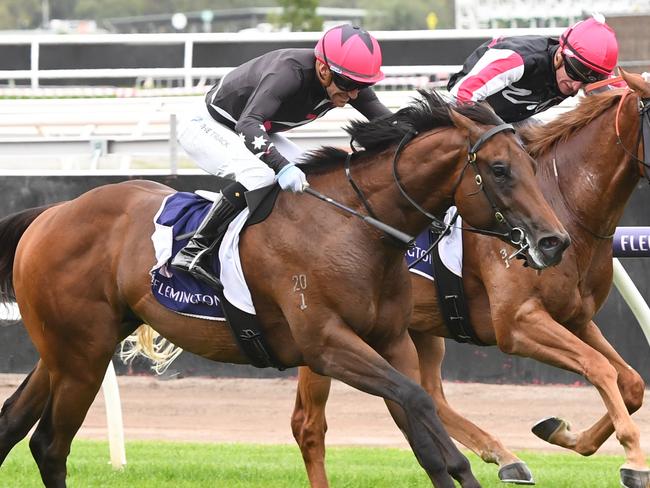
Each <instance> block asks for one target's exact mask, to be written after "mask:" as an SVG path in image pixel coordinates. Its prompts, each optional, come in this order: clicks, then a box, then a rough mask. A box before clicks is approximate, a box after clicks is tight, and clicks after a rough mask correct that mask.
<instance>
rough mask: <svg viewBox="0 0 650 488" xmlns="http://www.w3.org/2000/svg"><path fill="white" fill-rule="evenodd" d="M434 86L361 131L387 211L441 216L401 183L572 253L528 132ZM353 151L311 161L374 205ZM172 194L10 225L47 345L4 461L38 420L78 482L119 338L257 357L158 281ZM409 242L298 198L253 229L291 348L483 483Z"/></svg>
mask: <svg viewBox="0 0 650 488" xmlns="http://www.w3.org/2000/svg"><path fill="white" fill-rule="evenodd" d="M423 96H424V98H423V99H422V100H419V101H415V102H414V103H413V104H412V105H410V106H409V107H406V108H404V109H402V110H400V111H399V112H397V113H396V114H394V115H393V116H391V117H389V118H386V119H382V120H378V121H375V122H371V123H368V122H366V123H362V122H359V123H356V124H355V125H353V127H352V128H351V129H350V131H351V135H352V136H353V137H354V138H355V140H356V141H357V142H359V143H360V144H361V145H362V146H363V147H364V148H365V150H363V151H359V152H357V153H356V154H355V155H354V157H353V158H352V159H353V160H352V163H351V166H350V169H351V173H352V175H353V177H354V178H355V179H356V181H357V185H358V187H359V189H360V190H361V192H363V194H365V196H366V199H367V202H366V203H367V204H368V205H369V206H370V207H371V208H372V209H374V213H375V215H377V216H378V217H380V218H381V219H382V220H383V222H385V223H387V224H389V225H392V226H395V227H398V228H399V229H401V230H402V231H404V232H407V233H409V234H411V235H413V234H415V233H417V232H420V231H422V230H423V229H424V228H425V227H426V226H427V223H428V221H427V218H426V217H425V216H424V215H423V214H422V213H420V211H418V210H417V209H416V208H414V207H413V206H412V204H411V202H410V201H407V199H406V198H404V195H403V194H402V193H401V191H400V190H399V188H398V181H397V180H398V178H399V182H400V184H401V186H402V189H403V190H404V191H405V192H406V193H407V194H408V195H409V196H410V198H411V199H412V200H413V201H414V202H416V203H417V204H419V205H420V206H421V207H423V208H424V209H426V210H427V211H428V212H433V213H440V212H441V211H443V210H444V208H446V207H447V206H448V205H449V204H450V203H451V202H452V201H455V202H456V204H457V206H458V207H459V209H460V212H461V213H462V214H463V216H464V218H465V219H466V220H467V221H468V222H470V223H471V224H472V225H474V226H476V227H479V228H484V229H489V230H493V231H499V232H502V233H503V232H504V230H505V231H508V230H511V228H513V227H516V228H517V229H521V230H520V231H516V232H515V231H513V232H514V233H515V234H521V233H523V234H524V235H525V238H526V241H527V243H528V244H530V253H529V262H530V264H531V265H532V266H534V267H537V268H543V267H546V266H548V265H552V264H556V263H557V262H558V261H559V260H560V257H561V254H562V251H563V250H564V249H565V248H566V246H568V244H569V242H570V241H569V238H568V235H567V234H566V233H565V231H564V229H563V227H562V225H561V224H560V223H559V221H558V220H557V218H556V217H555V215H554V214H553V212H552V211H551V209H550V207H549V206H548V204H547V203H546V201H545V200H544V198H543V196H542V194H541V192H540V190H539V188H538V187H537V183H536V180H535V177H534V172H533V169H534V163H533V160H532V159H531V158H530V156H529V155H528V153H527V152H526V151H525V150H524V148H523V146H522V145H521V144H520V141H519V140H518V138H517V137H516V136H515V135H513V134H512V133H511V131H510V130H508V128H507V127H504V126H503V125H501V121H500V120H499V119H498V118H496V117H495V115H494V113H493V112H491V111H490V110H489V109H487V108H486V107H482V106H467V107H458V108H457V109H454V108H452V107H450V106H449V105H448V104H447V103H446V102H444V101H443V100H442V99H440V98H439V97H438V96H437V95H435V94H434V93H423ZM494 126H498V128H496V127H494ZM504 129H505V130H504ZM405 138H406V139H405ZM409 138H410V139H411V140H410V142H408V143H406V141H408V140H409ZM400 141H401V144H399V147H400V148H403V150H402V151H401V154H399V156H400V157H399V158H398V157H397V154H396V155H395V156H394V153H395V151H394V148H395V146H397V144H398V143H400ZM475 144H477V145H478V146H480V150H478V154H476V148H475V147H473V146H472V145H475ZM470 147H471V148H472V149H471V150H470ZM391 148H392V149H391ZM398 153H399V151H398ZM346 157H347V154H346V153H344V152H342V151H338V150H334V149H328V150H323V151H321V152H319V153H317V154H316V155H313V156H312V161H311V162H312V163H313V164H311V165H307V167H306V172H307V173H308V174H310V178H309V179H310V182H311V185H312V188H314V189H316V190H318V191H320V192H322V193H324V194H327V195H329V196H331V197H333V198H336V199H337V200H339V201H340V202H342V203H343V204H345V205H347V206H349V207H352V208H354V209H355V210H356V211H358V212H361V211H362V210H363V207H364V206H363V205H362V203H361V202H360V201H359V197H358V195H357V193H356V192H355V191H354V190H353V189H352V187H351V186H350V185H349V184H348V182H347V176H346V172H345V171H344V162H345V160H346ZM393 164H394V165H395V167H394V169H395V171H396V176H394V175H393ZM468 168H474V169H475V170H476V171H479V172H480V175H479V173H476V174H475V173H474V171H473V170H471V169H470V170H468ZM397 172H398V173H399V175H398V176H397ZM171 192H172V189H170V188H168V187H165V186H163V185H160V184H155V183H152V182H146V181H139V182H127V183H122V184H117V185H106V186H103V187H99V188H97V189H95V190H92V191H89V192H87V193H85V194H84V195H82V196H80V197H79V198H77V199H75V200H72V201H70V202H66V203H62V204H60V205H57V206H53V207H50V208H47V209H45V208H43V209H35V210H34V209H33V210H28V211H24V212H22V213H19V214H16V215H13V216H9V217H6V218H5V219H3V220H2V221H0V257H1V258H2V261H1V262H2V265H1V266H0V280H1V283H2V285H3V288H2V289H3V290H4V291H5V297H6V296H15V298H16V301H17V302H18V305H19V307H20V311H21V314H22V318H23V321H24V324H25V327H26V328H27V330H28V332H29V334H30V336H31V339H32V341H33V342H34V344H35V346H36V348H37V349H38V351H39V353H40V357H41V359H40V361H39V363H38V365H37V366H36V368H35V369H34V370H33V371H32V373H31V374H30V375H29V377H28V378H27V379H26V380H25V381H24V382H23V384H22V385H21V386H20V387H19V389H18V390H17V391H16V392H15V393H14V394H13V395H12V396H11V397H10V398H9V399H8V400H7V401H6V402H5V404H4V406H3V408H2V412H0V459H2V460H4V458H5V457H6V455H7V453H8V452H9V451H10V449H11V448H12V447H13V446H14V445H15V443H16V442H17V441H18V440H20V439H22V438H23V437H24V436H25V435H26V434H27V432H28V431H29V429H30V428H31V427H32V426H33V424H34V423H35V422H36V421H37V420H38V419H39V418H40V422H39V424H38V426H37V428H36V430H35V432H34V434H33V436H32V437H31V440H30V448H31V451H32V454H33V457H34V459H35V460H36V463H37V465H38V467H39V470H40V473H41V477H42V480H43V482H44V484H45V485H46V486H49V487H62V486H65V478H66V459H67V456H68V454H69V451H70V443H71V441H72V439H73V437H74V435H75V434H76V432H77V430H78V428H79V427H80V425H81V423H82V421H83V419H84V417H85V415H86V412H87V410H88V407H89V406H90V404H91V402H92V401H93V398H94V397H95V394H96V393H97V390H98V388H99V386H100V384H101V381H102V378H103V375H104V371H105V370H106V367H107V364H108V362H109V361H110V359H111V357H112V355H113V353H114V351H115V347H116V345H117V344H118V343H119V342H120V341H121V340H123V339H124V338H125V337H126V336H127V335H129V334H131V333H132V332H133V331H134V330H135V329H136V327H137V326H138V325H139V324H140V323H142V322H144V323H146V324H148V325H150V326H151V327H152V328H154V329H155V330H156V331H157V332H159V333H160V334H161V335H162V336H164V337H165V338H167V339H168V340H170V341H172V342H173V343H174V344H176V345H178V346H179V347H182V348H184V349H185V350H188V351H191V352H193V353H195V354H198V355H201V356H203V357H206V358H209V359H212V360H215V361H221V362H231V363H247V362H248V359H247V358H246V357H245V356H244V355H243V354H242V353H241V352H240V349H239V348H238V345H237V343H236V342H235V341H234V339H233V336H232V334H231V331H230V330H228V329H227V328H225V327H221V326H215V324H214V323H213V322H211V321H206V320H200V319H196V318H191V317H186V316H181V315H178V314H176V313H173V312H171V311H170V310H167V309H166V308H164V307H163V306H161V305H160V304H159V303H158V302H157V301H156V300H155V299H154V297H153V295H152V293H151V290H150V287H151V285H150V282H151V278H150V275H149V270H150V269H151V267H152V265H153V264H154V263H155V257H154V251H153V248H152V246H151V242H150V236H151V234H152V232H153V228H154V227H153V220H152V219H153V217H154V215H155V214H156V212H157V210H158V208H159V207H160V205H161V202H162V201H163V199H164V198H165V197H166V196H167V195H169V194H170V193H171ZM495 212H498V213H497V214H496V215H498V216H499V219H496V218H495ZM506 224H509V225H510V227H507V226H506ZM503 235H504V236H507V235H508V232H505V233H504V234H503ZM504 239H506V240H508V238H507V237H504ZM404 250H405V248H404V246H396V245H395V242H394V241H393V240H391V239H386V238H385V236H384V235H383V234H382V233H381V232H379V231H378V230H376V229H375V228H373V227H369V226H367V225H365V224H364V223H362V222H361V221H360V220H357V219H355V218H353V217H352V216H350V214H345V213H342V212H341V211H340V210H337V209H334V208H333V207H331V206H328V205H326V204H324V203H323V202H321V201H319V200H317V199H315V198H313V197H312V196H310V195H296V194H288V193H281V194H280V196H279V197H278V200H277V203H276V206H275V209H274V211H273V212H272V213H271V215H270V216H269V218H268V219H267V220H265V221H263V222H262V223H259V224H257V225H253V226H251V227H248V228H247V229H246V230H245V231H244V232H243V234H242V236H241V241H240V255H241V263H242V267H243V270H244V274H245V276H246V278H247V283H248V285H249V287H250V290H251V294H252V297H253V303H254V305H255V308H256V311H257V315H258V317H259V320H260V322H261V324H262V327H263V331H264V333H265V334H266V338H267V340H268V343H269V344H270V347H271V348H272V350H273V352H274V353H275V356H276V357H277V358H278V360H279V361H280V362H281V363H282V364H284V365H286V366H297V365H308V366H309V367H310V368H312V370H314V371H317V372H319V373H320V374H323V375H327V376H331V377H334V378H338V379H340V380H341V381H344V382H346V383H348V384H349V385H352V386H353V387H355V388H358V389H360V390H362V391H365V392H368V393H371V394H374V395H378V396H380V397H383V398H384V399H385V400H386V403H387V405H388V408H389V410H390V412H391V414H392V415H393V417H394V418H395V421H396V423H397V424H398V425H399V427H400V429H402V431H403V432H405V434H406V436H407V438H408V439H409V442H410V443H411V445H412V447H413V451H414V453H415V455H416V457H417V459H418V461H419V462H420V464H421V465H422V467H423V468H424V469H425V471H426V472H427V474H428V475H429V477H430V479H431V480H432V482H433V484H434V485H435V486H439V487H445V488H447V487H449V488H451V487H453V486H454V482H453V481H452V477H453V478H455V479H456V480H458V481H459V482H460V483H461V484H462V486H464V487H477V486H479V483H478V481H477V480H476V478H475V477H474V475H473V474H472V472H471V469H470V465H469V462H468V461H467V459H466V458H465V457H464V456H463V455H462V454H461V453H460V451H459V450H458V449H457V448H456V447H455V445H454V444H453V442H452V441H451V439H450V438H449V436H448V434H447V433H446V431H445V430H444V428H443V426H442V424H441V423H440V420H439V419H438V417H437V416H436V413H435V408H434V405H433V403H432V401H431V398H430V397H429V395H427V394H426V392H425V391H424V390H423V389H422V388H421V387H420V385H419V384H418V382H419V371H418V362H417V355H416V351H415V348H414V347H413V343H412V341H411V339H410V337H409V335H408V333H407V325H408V321H409V318H410V313H411V307H410V300H411V299H410V282H409V274H408V272H407V270H406V267H405V264H404V259H403V254H404ZM12 263H13V273H12V266H11V264H12ZM296 277H301V278H300V283H301V289H300V290H299V291H300V294H298V293H297V292H296V290H295V289H294V287H295V281H296ZM136 318H137V320H136Z"/></svg>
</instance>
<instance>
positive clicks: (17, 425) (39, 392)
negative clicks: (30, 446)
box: [0, 360, 50, 464]
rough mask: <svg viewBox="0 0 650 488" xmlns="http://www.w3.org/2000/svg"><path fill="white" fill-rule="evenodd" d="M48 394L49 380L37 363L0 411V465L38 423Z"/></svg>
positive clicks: (44, 370)
mask: <svg viewBox="0 0 650 488" xmlns="http://www.w3.org/2000/svg"><path fill="white" fill-rule="evenodd" d="M49 394H50V378H49V376H48V373H47V368H45V365H44V364H43V362H42V361H40V360H39V361H38V363H37V364H36V367H35V368H34V369H33V370H32V372H31V373H29V375H28V376H27V378H25V380H24V381H23V382H22V383H21V384H20V386H19V387H18V389H17V390H16V391H15V392H14V393H13V395H11V396H10V397H9V398H8V399H7V400H5V402H4V404H3V406H2V410H1V411H0V464H2V463H3V462H4V460H5V458H6V457H7V455H8V454H9V451H11V449H12V448H13V447H14V446H15V445H16V444H17V443H18V442H20V441H21V440H22V439H23V438H24V437H25V436H26V435H27V434H28V433H29V429H31V428H32V427H33V426H34V424H35V423H36V422H37V421H38V419H39V418H40V416H41V413H42V412H43V408H44V407H45V403H46V401H47V397H48V396H49Z"/></svg>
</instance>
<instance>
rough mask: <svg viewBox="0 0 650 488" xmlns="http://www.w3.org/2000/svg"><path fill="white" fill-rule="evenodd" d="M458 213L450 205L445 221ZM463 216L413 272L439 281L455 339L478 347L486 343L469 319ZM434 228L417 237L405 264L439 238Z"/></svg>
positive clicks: (444, 310)
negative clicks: (464, 279)
mask: <svg viewBox="0 0 650 488" xmlns="http://www.w3.org/2000/svg"><path fill="white" fill-rule="evenodd" d="M456 212H457V210H456V207H451V208H449V210H447V214H446V215H445V223H449V222H450V221H451V220H452V219H453V218H454V215H455V213H456ZM462 224H463V221H462V218H461V217H460V216H457V217H456V223H455V225H454V226H453V227H451V229H450V231H449V233H448V234H447V235H445V236H444V237H443V238H442V239H441V240H440V242H439V243H438V245H437V246H436V247H434V248H433V250H432V251H431V253H430V254H429V255H428V256H426V257H425V258H423V259H421V260H420V261H419V262H418V263H417V264H416V265H415V266H414V267H413V268H410V271H411V273H414V274H417V275H419V276H422V277H424V278H426V279H429V280H432V281H435V282H436V288H437V289H438V304H439V306H440V311H441V312H442V316H443V317H444V319H445V324H446V325H447V329H448V330H449V332H450V334H451V337H452V339H454V340H455V341H457V342H469V343H471V344H476V345H479V346H483V345H485V344H484V343H483V342H481V340H480V339H479V338H478V337H477V336H476V333H475V332H474V328H473V327H472V324H471V322H470V317H469V309H468V307H467V301H466V300H465V293H464V291H463V278H462V269H463V231H462ZM438 235H439V234H437V233H436V232H435V231H434V230H433V229H427V230H426V231H424V232H423V233H422V234H420V235H419V236H418V237H417V239H416V240H415V245H414V246H413V247H411V248H410V249H409V250H408V251H406V263H407V265H409V266H410V265H411V263H413V262H415V261H416V260H418V259H419V258H421V257H422V255H423V254H424V253H425V252H426V250H427V249H429V247H431V245H432V244H433V243H434V242H435V240H436V239H437V238H438Z"/></svg>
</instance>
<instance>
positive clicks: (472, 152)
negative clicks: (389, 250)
mask: <svg viewBox="0 0 650 488" xmlns="http://www.w3.org/2000/svg"><path fill="white" fill-rule="evenodd" d="M394 123H396V122H394ZM504 131H512V132H515V129H514V127H513V126H512V124H500V125H497V126H495V127H492V128H491V129H488V130H487V131H485V132H484V133H483V134H481V136H480V137H479V138H478V140H477V141H476V142H475V143H474V144H472V143H471V141H470V140H469V137H468V140H467V146H468V151H467V159H466V162H465V166H464V167H463V169H462V171H461V174H460V176H459V178H458V180H457V181H456V183H455V184H454V188H453V190H452V199H453V197H454V196H455V194H456V192H457V190H458V187H459V186H460V183H461V181H462V180H463V176H464V174H465V172H466V170H467V168H468V167H471V168H472V169H473V171H474V182H475V183H476V185H477V186H478V190H477V191H476V193H479V192H482V193H483V194H484V195H485V197H486V199H487V201H488V203H489V204H490V206H491V207H492V210H493V213H494V219H495V220H496V221H497V223H498V224H500V225H505V226H506V227H507V228H508V232H503V233H502V232H496V231H491V230H487V229H477V228H472V227H470V228H468V229H467V230H468V231H470V232H475V233H477V234H484V235H489V236H497V237H500V238H504V239H509V240H510V242H511V243H512V244H513V245H514V246H519V249H518V250H517V251H516V252H515V253H514V254H513V255H512V257H514V256H516V255H517V254H520V253H522V252H524V251H525V250H526V249H527V248H528V246H529V244H528V243H527V239H526V233H525V231H524V230H523V229H522V228H521V227H514V226H512V225H511V224H510V223H509V222H508V220H507V219H506V217H505V216H504V214H503V212H501V210H500V209H499V207H498V206H497V204H496V203H495V199H494V198H493V196H492V195H491V194H490V193H489V192H488V190H487V189H486V187H485V185H484V184H483V176H482V175H481V170H480V168H479V167H478V162H477V161H478V151H479V150H480V149H481V147H482V146H483V145H484V144H485V143H486V142H487V141H488V140H489V139H490V138H492V137H493V136H495V135H496V134H499V133H500V132H504ZM417 135H418V131H416V130H415V129H413V128H409V130H408V131H407V132H406V133H405V134H404V136H403V137H402V140H401V141H400V143H399V144H398V145H397V148H396V150H395V155H394V156H393V180H394V182H395V184H396V185H397V188H398V189H399V191H400V193H401V194H402V196H403V197H404V198H405V199H406V200H407V201H408V202H409V204H410V205H411V206H412V207H413V208H415V209H416V210H417V211H418V212H420V213H421V214H422V215H424V216H425V217H426V218H427V219H429V220H430V221H431V224H430V225H432V226H433V227H435V228H439V229H445V228H447V225H448V224H445V223H444V222H443V221H442V220H440V219H439V218H438V217H436V216H435V215H433V214H431V213H429V212H428V211H427V210H426V209H424V208H423V207H422V206H421V205H420V204H418V203H417V202H416V201H415V200H413V198H412V197H411V196H410V195H409V194H408V193H407V191H406V189H405V188H404V186H403V185H402V183H401V181H400V177H399V174H398V172H397V163H398V161H399V157H400V155H401V153H402V151H403V149H404V147H405V146H406V145H407V144H408V143H409V142H410V141H412V140H413V139H414V138H415V137H416V136H417ZM352 143H353V141H351V143H350V145H351V147H352V151H353V152H356V149H355V148H354V145H353V144H352ZM351 156H352V154H349V155H348V158H347V160H346V164H345V173H346V176H347V178H348V182H349V183H350V185H351V186H352V188H353V189H354V191H355V193H356V194H357V196H358V197H359V199H360V200H361V202H362V203H363V205H364V207H365V208H366V210H367V211H368V213H369V214H370V215H372V216H373V217H375V213H374V212H373V210H372V207H371V206H370V202H368V200H367V199H366V198H365V196H364V195H363V192H362V191H361V189H360V188H359V187H358V185H357V184H356V183H355V182H354V180H353V179H352V174H351V172H350V159H351ZM476 193H474V194H476ZM375 218H376V217H375ZM441 235H442V234H441ZM437 243H438V240H436V242H435V243H434V244H433V245H432V246H431V249H433V247H435V245H436V244H437ZM426 254H427V253H425V254H424V255H423V256H426ZM416 264H417V263H416Z"/></svg>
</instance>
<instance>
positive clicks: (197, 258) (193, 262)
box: [171, 182, 246, 288]
mask: <svg viewBox="0 0 650 488" xmlns="http://www.w3.org/2000/svg"><path fill="white" fill-rule="evenodd" d="M245 191H246V187H245V186H244V185H242V184H241V183H238V182H234V183H231V184H230V185H228V186H227V187H225V188H224V189H223V190H221V198H220V199H219V200H217V201H216V202H215V203H213V204H212V207H211V208H210V210H209V212H208V214H207V215H206V216H205V218H204V219H203V221H202V222H201V223H200V224H199V226H198V228H197V229H196V231H195V232H194V235H193V236H192V238H191V239H190V240H189V242H188V243H187V244H186V245H185V247H184V248H183V249H181V250H180V251H179V252H178V253H177V254H176V256H174V259H173V260H172V263H171V266H172V268H174V269H178V270H181V271H186V272H187V273H190V274H191V275H192V276H194V277H195V278H197V279H199V280H201V281H202V282H204V283H206V284H208V285H210V286H211V287H213V288H222V287H223V286H222V284H221V281H220V280H219V278H217V277H216V276H214V275H213V274H212V259H211V256H212V254H213V252H214V250H215V249H216V250H218V249H219V244H220V243H221V240H222V239H223V236H224V235H225V233H226V230H227V229H228V225H230V222H232V221H233V219H234V218H235V217H236V216H237V215H238V214H239V212H241V211H242V210H243V209H244V208H246V199H245V198H244V192H245Z"/></svg>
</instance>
